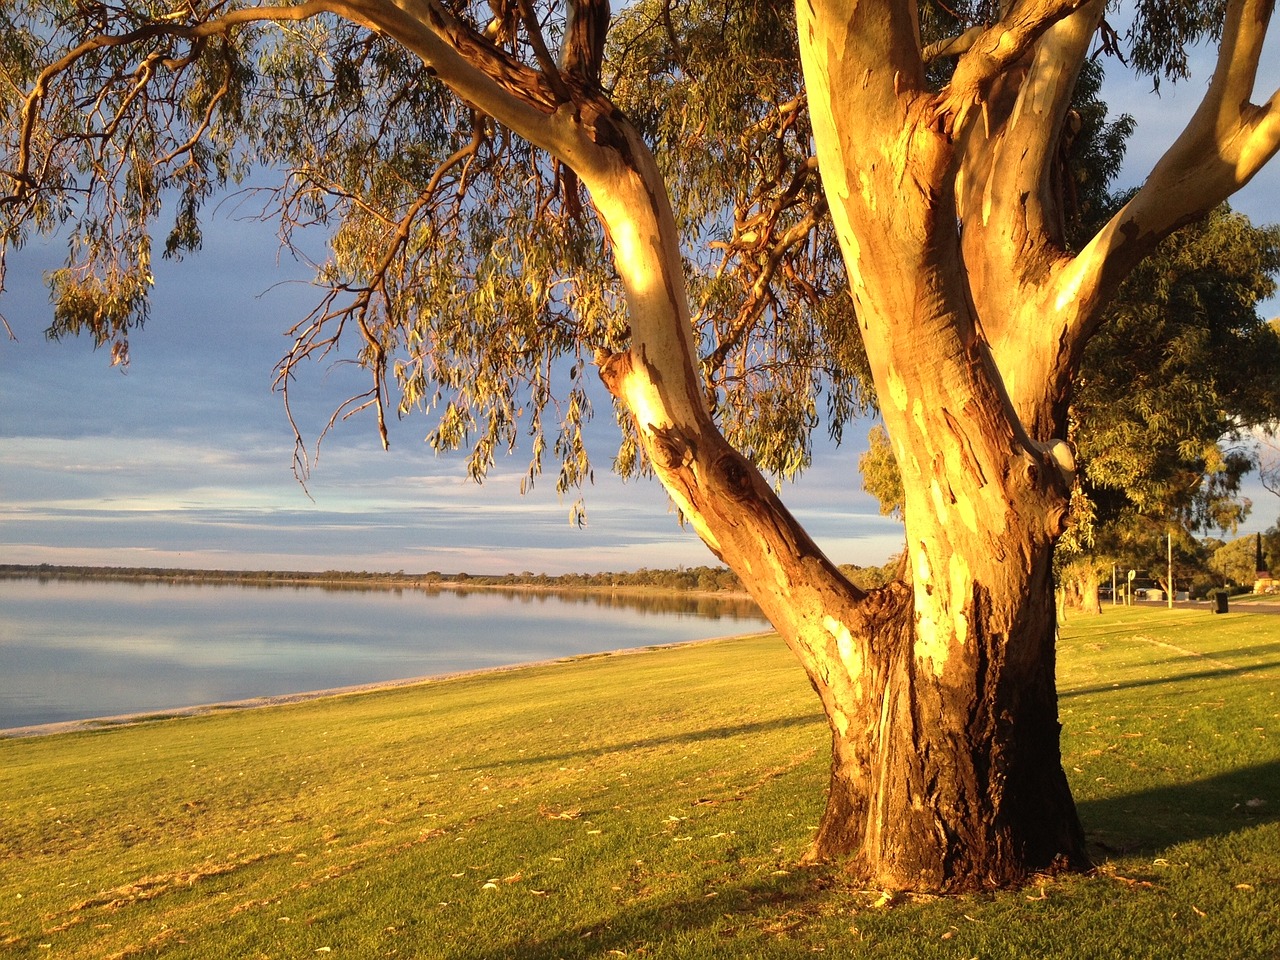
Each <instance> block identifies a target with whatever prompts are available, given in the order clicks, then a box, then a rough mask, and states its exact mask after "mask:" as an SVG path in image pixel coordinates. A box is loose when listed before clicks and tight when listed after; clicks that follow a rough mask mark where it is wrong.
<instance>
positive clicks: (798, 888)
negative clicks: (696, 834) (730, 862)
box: [473, 868, 832, 960]
mask: <svg viewBox="0 0 1280 960" xmlns="http://www.w3.org/2000/svg"><path fill="white" fill-rule="evenodd" d="M831 884H832V880H831V879H830V877H829V876H828V874H827V873H826V870H825V869H821V868H815V869H797V870H794V871H792V872H791V873H790V874H788V875H786V876H771V877H758V878H754V879H751V880H746V879H744V880H743V881H741V882H738V883H734V884H730V885H726V886H723V887H720V888H719V889H718V890H716V891H714V895H707V896H703V897H697V898H690V897H686V898H671V899H665V900H643V901H634V902H632V903H630V904H628V905H625V906H622V907H621V908H620V909H619V910H618V911H617V912H615V913H614V914H613V915H612V916H610V917H608V918H606V919H603V920H601V921H599V922H597V923H591V924H582V925H578V926H574V927H569V928H567V929H565V930H561V931H557V932H556V933H554V934H551V935H548V936H545V937H543V938H541V939H528V940H521V941H520V942H518V943H506V944H503V945H500V946H492V947H490V948H489V949H484V948H479V949H478V951H477V952H476V953H475V954H473V956H474V957H476V960H575V958H588V957H590V958H597V957H608V956H632V955H642V953H643V951H644V950H645V949H646V948H648V949H652V948H653V947H655V946H656V945H657V944H658V943H663V942H671V941H679V942H683V943H686V944H688V946H689V953H688V954H687V955H689V956H704V955H709V954H708V951H715V948H716V946H717V945H718V944H720V943H722V942H723V943H725V944H729V943H732V944H733V945H734V950H735V955H742V956H750V955H751V952H747V953H738V951H742V950H747V951H750V950H751V946H752V944H753V943H759V944H761V945H762V946H763V945H764V944H765V943H766V942H767V941H768V940H769V939H770V938H771V937H773V936H778V935H785V931H786V930H787V928H788V926H789V925H790V924H792V923H794V922H795V921H796V920H797V919H798V918H799V917H801V916H802V915H805V914H812V913H813V912H814V911H815V910H817V909H818V906H817V905H818V903H819V902H820V901H821V900H823V899H825V898H826V896H827V891H828V889H829V888H830V886H831ZM682 955H683V954H682ZM715 955H720V953H719V952H716V953H715Z"/></svg>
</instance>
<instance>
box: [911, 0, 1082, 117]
mask: <svg viewBox="0 0 1280 960" xmlns="http://www.w3.org/2000/svg"><path fill="white" fill-rule="evenodd" d="M1091 2H1093V0H1022V2H1019V3H1017V4H1014V5H1013V6H1012V7H1011V8H1009V10H1008V11H1007V13H1005V15H1004V16H1002V17H1001V18H1000V20H999V21H998V22H996V23H994V24H992V25H991V26H990V27H988V28H986V29H985V30H983V31H982V33H981V34H980V35H979V36H978V37H976V38H973V39H972V40H971V41H970V42H969V46H968V49H967V50H965V52H964V53H963V54H962V55H961V56H960V60H959V62H958V63H957V64H956V69H955V73H953V74H952V76H951V82H950V83H949V84H948V85H947V87H946V89H945V90H943V91H942V92H941V93H940V94H939V95H938V98H937V102H936V104H935V106H934V118H935V119H936V120H940V121H942V123H943V126H944V127H945V128H946V129H948V130H950V131H953V132H954V131H959V130H963V129H964V126H965V123H966V122H967V120H968V119H969V117H970V115H971V113H972V111H973V109H974V108H975V107H981V106H983V104H984V103H985V101H986V98H987V93H988V91H989V90H990V87H991V84H992V82H993V81H994V80H995V79H996V78H997V77H998V76H1000V75H1001V74H1002V73H1004V72H1005V71H1006V70H1008V69H1009V68H1010V67H1012V66H1013V65H1014V64H1016V63H1018V61H1020V60H1021V59H1022V58H1023V57H1024V56H1025V55H1026V54H1027V52H1028V51H1029V50H1030V49H1031V48H1032V46H1033V45H1034V44H1035V43H1036V41H1037V40H1039V39H1040V37H1041V36H1042V35H1043V34H1044V32H1045V31H1046V30H1048V29H1049V28H1050V27H1052V26H1053V25H1054V24H1055V23H1057V22H1058V21H1060V20H1062V19H1063V18H1064V17H1067V16H1070V15H1071V14H1073V13H1075V12H1076V11H1077V10H1079V9H1080V8H1081V7H1084V6H1087V5H1088V4H1089V3H1091Z"/></svg>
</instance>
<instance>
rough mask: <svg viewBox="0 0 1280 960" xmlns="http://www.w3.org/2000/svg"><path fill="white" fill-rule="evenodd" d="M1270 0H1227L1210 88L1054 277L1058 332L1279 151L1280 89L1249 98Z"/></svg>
mask: <svg viewBox="0 0 1280 960" xmlns="http://www.w3.org/2000/svg"><path fill="white" fill-rule="evenodd" d="M1274 7H1275V3H1274V0H1231V2H1230V4H1229V5H1228V8H1227V17H1226V23H1225V26H1224V28H1223V32H1222V41H1221V44H1220V46H1219V49H1218V61H1217V66H1216V68H1215V70H1214V74H1213V78H1212V80H1211V81H1210V83H1209V87H1208V90H1207V91H1206V93H1205V96H1204V99H1203V100H1202V101H1201V103H1200V106H1199V107H1198V108H1197V109H1196V112H1195V114H1194V115H1193V116H1192V117H1191V120H1190V121H1189V122H1188V123H1187V126H1186V128H1185V129H1184V130H1183V131H1182V133H1181V134H1180V135H1179V136H1178V139H1177V140H1175V141H1174V143H1173V145H1172V146H1170V147H1169V149H1168V150H1167V151H1166V152H1165V154H1164V156H1163V157H1161V158H1160V160H1159V162H1158V163H1157V164H1156V166H1155V168H1154V169H1153V170H1152V171H1151V174H1150V176H1148V177H1147V180H1146V182H1145V183H1144V184H1143V185H1142V187H1141V188H1140V189H1139V190H1138V192H1137V194H1135V195H1134V197H1133V198H1132V199H1131V200H1130V201H1129V203H1127V204H1126V205H1125V206H1124V207H1123V208H1122V209H1121V210H1120V211H1119V212H1118V213H1116V215H1115V216H1114V217H1112V219H1111V221H1110V222H1109V223H1108V224H1107V225H1106V227H1104V228H1103V229H1102V230H1101V231H1100V232H1099V233H1098V235H1097V236H1095V237H1094V239H1093V240H1092V241H1091V242H1090V243H1089V245H1088V246H1087V247H1086V248H1085V249H1084V250H1082V251H1081V252H1080V254H1079V255H1078V256H1077V257H1075V258H1074V260H1072V261H1070V262H1069V263H1067V264H1065V265H1064V266H1063V267H1062V268H1061V269H1060V270H1059V271H1058V272H1057V277H1056V283H1055V289H1054V295H1055V302H1056V303H1057V304H1066V303H1068V302H1075V303H1077V304H1078V305H1079V307H1078V309H1077V310H1076V311H1075V313H1076V316H1075V319H1074V321H1073V322H1071V323H1070V324H1069V325H1068V327H1067V329H1066V330H1065V331H1064V335H1065V336H1067V337H1069V338H1071V339H1076V338H1080V337H1081V335H1082V334H1086V333H1087V332H1088V331H1089V330H1090V329H1091V328H1092V326H1093V325H1094V324H1095V323H1096V322H1097V319H1098V318H1097V314H1098V310H1097V309H1096V308H1095V307H1094V304H1096V303H1097V302H1100V301H1101V300H1102V299H1105V298H1106V297H1107V296H1109V295H1110V293H1111V292H1112V291H1113V290H1114V289H1115V287H1116V286H1118V285H1119V283H1120V281H1121V280H1123V279H1124V277H1125V276H1126V275H1127V274H1128V273H1129V271H1130V270H1132V269H1133V267H1134V266H1136V265H1137V263H1138V262H1139V261H1141V260H1142V259H1143V258H1144V257H1145V256H1146V255H1147V254H1148V253H1150V252H1151V251H1152V250H1153V249H1154V248H1155V246H1156V245H1157V244H1158V243H1159V242H1160V241H1161V240H1163V239H1164V238H1165V237H1167V236H1168V235H1169V234H1170V233H1172V232H1173V231H1174V230H1176V229H1177V228H1178V227H1180V226H1182V225H1183V224H1185V223H1189V222H1191V221H1193V220H1196V219H1198V218H1200V217H1202V216H1204V215H1205V214H1206V213H1208V212H1209V211H1210V210H1212V209H1213V208H1215V207H1216V206H1218V204H1220V203H1222V201H1224V200H1226V199H1227V198H1228V197H1230V196H1231V195H1232V194H1233V193H1235V192H1236V191H1237V190H1239V189H1240V188H1241V187H1243V186H1244V185H1245V184H1246V183H1248V182H1249V180H1251V179H1252V178H1253V176H1254V174H1256V173H1257V172H1258V171H1259V170H1260V169H1262V167H1263V166H1264V165H1265V164H1266V163H1267V161H1269V160H1270V159H1271V158H1272V157H1273V156H1275V154H1276V152H1277V151H1278V150H1280V91H1276V92H1274V93H1272V94H1271V96H1270V98H1269V99H1268V100H1267V102H1266V104H1265V105H1263V106H1258V105H1255V104H1253V103H1251V102H1250V97H1251V96H1252V94H1253V88H1254V85H1255V83H1256V79H1257V71H1258V62H1259V58H1260V57H1261V55H1262V48H1263V42H1264V41H1265V39H1266V34H1267V27H1268V24H1269V21H1270V17H1271V14H1272V12H1273V10H1274Z"/></svg>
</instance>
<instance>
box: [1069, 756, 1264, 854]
mask: <svg viewBox="0 0 1280 960" xmlns="http://www.w3.org/2000/svg"><path fill="white" fill-rule="evenodd" d="M1079 811H1080V819H1081V821H1082V822H1083V823H1084V828H1085V835H1086V837H1087V839H1088V840H1089V843H1090V844H1091V845H1092V846H1095V847H1097V848H1098V849H1100V850H1101V851H1102V852H1103V853H1104V854H1106V855H1120V854H1131V853H1155V852H1158V851H1160V850H1163V849H1165V848H1167V847H1170V846H1173V845H1174V844H1177V843H1183V842H1186V841H1196V840H1208V839H1210V838H1213V837H1223V836H1227V835H1228V834H1231V833H1235V832H1236V831H1237V830H1242V829H1247V828H1249V827H1253V826H1258V825H1260V824H1264V823H1271V822H1274V821H1276V820H1278V819H1280V760H1276V761H1272V762H1270V763H1263V764H1258V765H1256V766H1252V767H1242V768H1241V769H1239V770H1232V771H1229V772H1227V773H1223V774H1219V775H1218V776H1216V777H1208V778H1206V779H1203V780H1195V781H1191V782H1189V783H1176V784H1169V785H1167V786H1161V787H1152V788H1151V789H1149V790H1141V791H1139V792H1137V793H1126V794H1123V795H1121V796H1118V797H1103V798H1101V799H1097V800H1086V801H1083V802H1081V803H1080V804H1079ZM1098 859H1101V858H1098Z"/></svg>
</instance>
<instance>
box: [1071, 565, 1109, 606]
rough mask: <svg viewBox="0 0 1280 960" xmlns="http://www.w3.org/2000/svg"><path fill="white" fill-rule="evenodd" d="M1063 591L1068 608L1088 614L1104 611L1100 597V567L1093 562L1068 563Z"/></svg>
mask: <svg viewBox="0 0 1280 960" xmlns="http://www.w3.org/2000/svg"><path fill="white" fill-rule="evenodd" d="M1062 591H1063V593H1064V595H1065V600H1066V606H1067V609H1069V610H1074V611H1076V612H1077V613H1082V614H1085V615H1086V616H1099V615H1100V614H1101V613H1102V602H1101V600H1099V598H1098V569H1097V567H1095V566H1094V565H1093V564H1091V563H1087V562H1085V563H1072V564H1068V565H1067V567H1066V569H1065V570H1063V571H1062Z"/></svg>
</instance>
